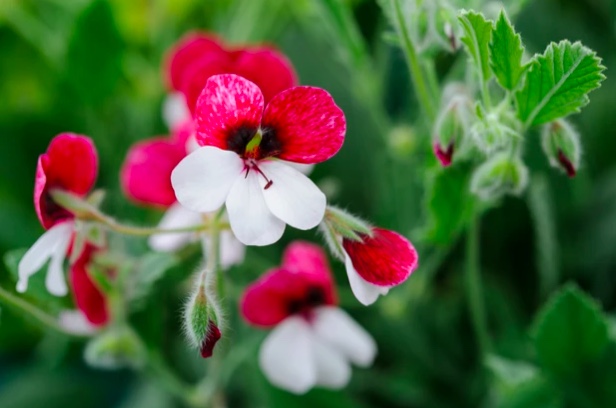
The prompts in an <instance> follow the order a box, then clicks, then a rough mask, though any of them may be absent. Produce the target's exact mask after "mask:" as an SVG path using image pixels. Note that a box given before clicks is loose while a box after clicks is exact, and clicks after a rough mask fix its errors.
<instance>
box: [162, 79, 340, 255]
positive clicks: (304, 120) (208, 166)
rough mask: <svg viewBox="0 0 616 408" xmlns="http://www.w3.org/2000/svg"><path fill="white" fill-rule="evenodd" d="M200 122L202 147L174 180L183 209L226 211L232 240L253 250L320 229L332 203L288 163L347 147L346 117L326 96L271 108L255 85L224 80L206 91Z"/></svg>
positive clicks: (311, 92) (313, 94)
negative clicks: (292, 232)
mask: <svg viewBox="0 0 616 408" xmlns="http://www.w3.org/2000/svg"><path fill="white" fill-rule="evenodd" d="M196 117H197V136H196V137H197V142H198V143H199V144H200V145H202V146H203V147H201V148H199V149H198V150H196V151H194V152H193V153H191V154H190V155H189V156H187V157H186V158H185V159H184V160H182V161H181V162H180V164H178V166H177V167H176V168H175V170H174V171H173V173H172V175H171V182H172V184H173V188H174V190H175V194H176V197H177V198H178V201H179V202H180V203H181V204H182V205H184V206H185V207H187V208H189V209H191V210H193V211H197V212H210V211H215V210H217V209H219V208H220V207H221V206H222V205H223V204H225V205H226V208H227V213H228V216H229V222H230V224H231V229H232V230H233V233H234V234H235V236H236V237H237V238H238V239H239V240H240V241H241V242H242V243H244V244H246V245H269V244H272V243H274V242H276V241H277V240H278V239H280V237H281V236H282V234H283V232H284V229H285V224H289V225H291V226H293V227H295V228H298V229H303V230H306V229H311V228H314V227H316V226H317V225H318V224H319V222H320V221H321V220H322V218H323V215H324V212H325V206H326V199H325V195H324V194H323V193H322V192H321V191H320V190H319V189H318V187H317V186H316V185H315V184H314V183H313V182H312V181H311V180H310V179H309V178H308V177H306V176H305V175H304V174H302V173H301V172H300V171H298V170H297V169H295V168H294V167H293V165H290V164H289V163H290V162H294V163H299V164H314V163H320V162H322V161H325V160H327V159H329V158H330V157H332V156H333V155H335V154H336V153H337V152H338V150H339V149H340V148H341V147H342V143H343V142H344V134H345V131H346V121H345V118H344V113H343V112H342V110H341V109H340V108H339V107H338V106H337V105H336V104H335V103H334V100H333V99H332V97H331V96H330V95H329V94H328V93H327V92H326V91H324V90H322V89H320V88H314V87H308V86H301V87H295V88H291V89H287V90H286V91H283V92H281V93H279V94H278V95H276V96H275V97H274V98H273V99H272V100H271V102H270V103H269V104H268V105H267V106H265V103H264V98H263V94H262V93H261V91H260V90H259V88H258V87H257V85H255V84H254V83H252V82H250V81H248V80H246V79H244V78H242V77H239V76H237V75H217V76H214V77H211V78H210V79H209V80H208V82H207V84H206V86H205V88H204V89H203V93H202V94H201V97H200V98H199V102H198V105H197V111H196Z"/></svg>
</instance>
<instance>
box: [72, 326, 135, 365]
mask: <svg viewBox="0 0 616 408" xmlns="http://www.w3.org/2000/svg"><path fill="white" fill-rule="evenodd" d="M84 359H85V361H86V363H88V364H89V365H90V366H92V367H96V368H102V369H107V370H116V369H120V368H126V367H130V368H140V367H142V366H143V365H144V364H145V361H146V351H145V347H144V346H143V343H142V342H141V340H140V339H139V337H138V336H137V334H135V332H134V331H133V330H132V329H131V328H130V327H128V326H121V327H113V328H110V329H109V330H107V331H105V332H103V333H101V334H100V335H99V336H97V337H95V338H93V339H92V340H91V341H90V342H89V343H88V345H87V346H86V349H85V352H84Z"/></svg>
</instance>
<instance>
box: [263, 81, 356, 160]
mask: <svg viewBox="0 0 616 408" xmlns="http://www.w3.org/2000/svg"><path fill="white" fill-rule="evenodd" d="M262 127H263V128H264V129H268V128H271V129H273V132H274V135H275V137H276V139H277V140H278V141H279V142H280V144H281V151H282V152H281V154H280V155H279V157H280V158H281V159H283V160H289V161H292V162H297V163H306V164H310V163H320V162H322V161H325V160H327V159H329V158H330V157H332V156H333V155H335V154H336V153H337V152H338V150H340V148H341V147H342V143H343V142H344V135H345V132H346V119H345V117H344V113H343V112H342V110H341V109H340V108H339V107H338V106H337V105H336V103H335V102H334V100H333V98H332V97H331V95H330V94H329V93H327V91H325V90H323V89H320V88H314V87H310V86H298V87H295V88H291V89H287V90H286V91H283V92H281V93H279V94H278V95H276V96H275V97H274V98H273V99H272V101H271V102H270V103H269V104H268V105H267V107H266V108H265V113H264V114H263V124H262Z"/></svg>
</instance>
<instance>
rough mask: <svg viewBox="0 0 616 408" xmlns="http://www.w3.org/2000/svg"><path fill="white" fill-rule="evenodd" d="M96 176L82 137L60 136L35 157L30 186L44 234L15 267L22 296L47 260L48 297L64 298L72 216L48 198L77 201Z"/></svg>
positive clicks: (91, 146) (88, 147) (90, 147)
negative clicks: (55, 194)
mask: <svg viewBox="0 0 616 408" xmlns="http://www.w3.org/2000/svg"><path fill="white" fill-rule="evenodd" d="M97 172H98V156H97V153H96V149H95V147H94V144H93V143H92V140H91V139H90V138H88V137H86V136H81V135H76V134H73V133H62V134H59V135H58V136H56V137H55V138H54V139H53V140H52V141H51V143H50V144H49V147H48V148H47V152H46V153H45V154H42V155H41V156H39V159H38V164H37V168H36V179H35V184H34V208H35V210H36V214H37V216H38V218H39V220H40V222H41V224H42V225H43V228H45V229H46V230H47V231H46V232H45V233H44V234H43V235H42V236H41V237H40V238H39V239H38V240H37V241H36V242H35V243H34V245H33V246H32V247H31V248H30V249H29V250H28V252H26V254H25V255H24V257H23V258H22V259H21V261H20V262H19V265H18V275H19V281H18V282H17V291H19V292H25V291H26V289H27V288H28V279H29V277H30V276H32V275H33V274H34V273H36V272H37V271H38V270H39V269H41V268H42V267H43V265H45V263H46V262H47V261H48V260H51V262H50V263H49V267H48V269H47V276H46V278H45V285H46V287H47V290H49V292H50V293H52V294H54V295H56V296H64V295H66V294H67V293H68V287H67V285H66V280H65V278H64V272H63V261H64V258H65V257H66V253H67V251H68V249H69V246H70V244H71V240H72V237H73V233H74V231H75V222H74V218H75V217H74V215H73V214H72V213H71V212H70V211H68V210H67V209H65V208H63V207H61V206H60V205H58V204H57V203H56V202H55V201H54V200H53V199H52V197H51V195H50V191H51V190H53V189H58V190H64V191H67V192H70V193H72V194H74V195H76V196H79V197H85V195H86V194H87V193H88V192H89V191H90V189H91V188H92V186H93V185H94V182H95V181H96V175H97Z"/></svg>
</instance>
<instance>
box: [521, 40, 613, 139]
mask: <svg viewBox="0 0 616 408" xmlns="http://www.w3.org/2000/svg"><path fill="white" fill-rule="evenodd" d="M604 69H605V67H604V66H602V65H601V59H600V58H599V57H597V55H596V53H595V52H594V51H592V50H590V49H589V48H587V47H584V46H583V45H582V44H581V43H579V42H576V43H573V44H572V43H571V42H569V41H566V40H565V41H561V42H559V43H558V44H556V43H552V44H550V45H549V46H548V48H547V49H546V51H545V52H544V53H543V55H538V56H535V57H534V58H533V60H532V61H531V64H530V69H529V71H528V74H527V75H526V82H525V84H524V87H523V88H522V89H520V90H519V91H518V92H517V93H516V102H517V108H518V117H519V118H520V120H521V121H522V122H524V124H525V126H526V127H530V126H535V125H540V124H542V123H547V122H550V121H553V120H555V119H558V118H562V117H564V116H567V115H570V114H572V113H576V112H579V111H580V109H581V108H582V107H584V106H585V105H587V104H588V93H589V92H590V91H592V90H594V89H597V88H598V87H599V86H600V84H601V81H603V80H604V79H605V76H604V75H603V74H602V72H603V70H604Z"/></svg>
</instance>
